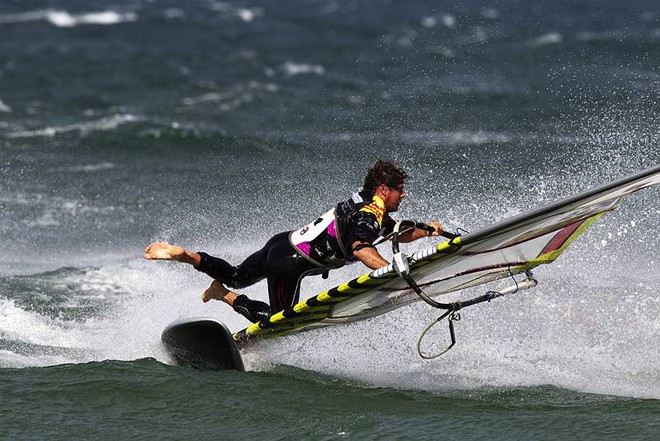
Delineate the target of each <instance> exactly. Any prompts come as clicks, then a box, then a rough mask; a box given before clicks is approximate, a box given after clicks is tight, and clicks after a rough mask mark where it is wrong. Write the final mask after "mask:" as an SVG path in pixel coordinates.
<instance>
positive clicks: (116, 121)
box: [7, 114, 142, 138]
mask: <svg viewBox="0 0 660 441" xmlns="http://www.w3.org/2000/svg"><path fill="white" fill-rule="evenodd" d="M141 119H142V118H140V117H138V116H135V115H131V114H122V115H112V116H108V117H105V118H101V119H98V120H96V121H88V122H81V123H75V124H69V125H66V126H55V127H46V128H45V129H38V130H22V131H17V132H11V133H9V134H8V135H7V137H9V138H33V137H53V136H55V135H59V134H62V133H68V132H75V131H79V132H80V133H81V135H86V134H88V133H90V132H94V131H107V130H114V129H116V128H117V127H119V126H121V125H123V124H127V123H132V122H136V121H140V120H141Z"/></svg>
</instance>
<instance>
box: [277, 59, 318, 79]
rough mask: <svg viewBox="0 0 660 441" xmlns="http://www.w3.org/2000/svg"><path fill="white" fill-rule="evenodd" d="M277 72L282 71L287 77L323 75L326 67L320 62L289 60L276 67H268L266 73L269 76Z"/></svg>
mask: <svg viewBox="0 0 660 441" xmlns="http://www.w3.org/2000/svg"><path fill="white" fill-rule="evenodd" d="M277 73H281V74H283V75H284V76H287V77H292V76H296V75H323V74H325V67H323V66H321V65H320V64H308V63H294V62H293V61H287V62H285V63H283V64H281V65H280V66H278V67H277V68H275V69H273V68H267V69H266V75H268V76H269V77H272V76H275V75H276V74H277Z"/></svg>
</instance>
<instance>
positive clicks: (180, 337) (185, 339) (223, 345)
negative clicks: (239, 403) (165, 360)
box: [161, 317, 245, 371]
mask: <svg viewBox="0 0 660 441" xmlns="http://www.w3.org/2000/svg"><path fill="white" fill-rule="evenodd" d="M161 340H162V342H163V344H164V345H165V348H166V349H167V352H168V353H169V354H170V355H171V356H172V357H173V358H174V359H175V360H176V362H177V363H178V364H179V365H180V366H187V367H192V368H195V369H210V370H229V369H233V370H238V371H244V370H245V367H244V365H243V360H242V359H241V355H240V353H239V351H238V347H237V346H236V342H235V341H234V339H233V337H232V334H231V332H229V329H227V327H226V326H225V325H224V324H223V323H222V322H220V321H218V320H216V319H213V318H208V317H198V318H186V319H181V320H176V321H174V322H172V323H170V324H169V325H168V326H167V327H166V328H165V330H164V331H163V334H162V335H161Z"/></svg>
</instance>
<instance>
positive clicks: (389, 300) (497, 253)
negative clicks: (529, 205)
mask: <svg viewBox="0 0 660 441" xmlns="http://www.w3.org/2000/svg"><path fill="white" fill-rule="evenodd" d="M659 183H660V166H655V167H653V168H650V169H647V170H644V171H642V172H639V173H637V174H634V175H631V176H628V177H625V178H622V179H619V180H618V181H614V182H611V183H608V184H605V185H602V186H600V187H597V188H594V189H592V190H587V191H585V192H583V193H580V194H578V195H575V196H573V197H569V198H566V199H564V200H560V201H558V202H555V203H553V204H549V205H547V206H544V207H541V208H538V209H536V210H532V211H530V212H528V213H524V214H522V215H519V216H515V217H513V218H511V219H508V220H505V221H503V222H500V223H498V224H495V225H493V226H491V227H489V228H486V229H484V230H481V231H477V232H475V233H468V234H466V235H464V236H459V237H456V238H454V239H451V240H449V241H445V242H440V243H438V244H436V245H435V246H433V247H431V248H427V249H425V250H421V251H418V252H416V253H414V254H412V255H411V256H406V257H405V259H406V262H407V264H408V266H409V274H410V275H411V276H412V277H414V280H415V282H416V283H417V285H418V287H423V289H424V291H425V294H426V295H428V296H439V295H442V294H446V293H450V292H454V291H459V290H461V289H465V288H468V287H473V286H477V285H482V284H486V283H489V282H493V281H496V280H499V279H503V278H507V277H513V276H514V275H516V274H521V273H526V274H531V273H530V270H531V269H533V268H535V267H537V266H539V265H544V264H550V263H552V262H554V261H555V259H557V258H558V257H559V256H560V255H561V254H562V253H563V252H564V251H565V250H566V249H567V247H568V246H569V245H570V244H571V243H573V241H574V240H576V239H577V238H578V236H580V235H581V234H582V233H583V232H584V231H585V230H586V229H587V228H588V227H589V226H591V225H592V224H593V223H595V222H596V221H597V220H598V219H600V218H601V217H602V216H603V215H605V214H606V213H608V212H610V211H612V210H614V209H615V208H616V207H617V206H618V204H619V203H620V201H621V199H623V197H624V196H626V195H628V194H630V193H633V192H635V191H637V190H640V189H642V188H646V187H649V186H651V185H655V184H659ZM514 280H515V279H514ZM530 282H531V281H530ZM533 282H534V283H529V284H528V285H529V286H535V285H536V281H535V280H533ZM517 290H518V283H517V282H516V289H515V291H517ZM515 291H514V292H515ZM429 298H430V297H429ZM418 300H420V296H419V295H418V293H416V292H415V290H414V289H413V288H412V287H411V285H410V284H409V283H408V282H406V281H405V280H403V278H402V277H400V276H399V273H398V272H397V269H396V268H395V266H394V265H393V264H390V265H388V266H386V267H384V268H381V269H378V270H375V271H371V272H369V273H366V274H363V275H362V276H360V277H357V278H355V279H353V280H350V281H348V282H346V283H342V284H341V285H338V286H336V287H334V288H331V289H329V290H327V291H323V292H321V293H319V294H317V295H315V296H312V297H309V298H307V299H306V300H303V301H301V302H299V303H297V304H296V305H294V306H292V307H291V308H287V309H285V310H283V311H280V312H277V313H275V314H273V315H272V316H271V317H270V318H269V319H268V320H264V321H262V322H260V323H255V324H253V325H250V326H248V327H247V328H245V329H241V330H239V331H237V332H235V333H234V334H233V336H232V335H231V334H229V331H228V330H227V328H226V327H225V326H224V325H222V323H220V322H218V321H216V320H213V319H201V320H199V319H198V321H199V322H201V323H197V322H191V321H187V322H185V321H184V323H180V324H179V325H177V324H176V323H177V322H175V323H173V324H172V325H170V327H168V329H170V331H169V332H168V329H166V332H164V333H163V339H164V340H163V341H165V337H166V334H167V337H168V338H169V339H170V341H173V342H174V343H169V344H170V347H171V348H173V349H172V350H173V351H175V352H174V354H175V358H176V357H179V359H181V360H182V361H181V363H182V364H186V365H191V366H193V367H203V366H204V365H209V366H214V368H216V369H217V368H223V366H224V368H226V369H232V368H234V367H232V366H240V369H242V368H243V367H242V362H240V354H239V348H243V347H245V346H247V345H250V344H252V342H254V341H255V340H259V339H268V338H276V337H282V336H285V335H288V334H291V333H297V332H301V331H308V330H311V329H319V330H320V331H321V332H323V329H324V328H327V327H329V326H332V325H336V324H338V323H346V322H352V321H357V320H362V319H365V318H368V317H373V316H377V315H381V314H384V313H387V312H390V311H392V310H395V309H397V308H400V307H402V306H404V305H406V304H409V303H410V302H413V301H418ZM468 302H470V301H468ZM209 322H211V323H212V324H209ZM187 327H190V328H191V329H193V330H191V331H188V330H186V329H187ZM205 327H211V328H212V330H209V329H206V328H205ZM214 332H215V333H216V334H214ZM195 333H198V334H195ZM197 335H199V338H200V341H194V340H195V338H196V336H197ZM452 339H453V337H452ZM216 340H218V341H216ZM166 345H167V343H166ZM220 348H223V349H220ZM420 355H422V354H421V352H420ZM223 357H224V358H225V359H224V360H223ZM207 358H208V360H207ZM239 363H240V364H239ZM215 366H218V367H215Z"/></svg>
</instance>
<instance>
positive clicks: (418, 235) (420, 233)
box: [399, 221, 443, 243]
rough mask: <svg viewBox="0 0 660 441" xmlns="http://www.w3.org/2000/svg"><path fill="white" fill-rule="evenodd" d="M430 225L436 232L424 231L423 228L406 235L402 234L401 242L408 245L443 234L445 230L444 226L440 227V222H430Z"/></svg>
mask: <svg viewBox="0 0 660 441" xmlns="http://www.w3.org/2000/svg"><path fill="white" fill-rule="evenodd" d="M428 225H429V226H430V227H433V228H434V229H435V231H433V232H430V231H426V230H422V229H421V228H415V229H414V230H412V231H408V232H406V233H403V234H401V235H400V236H399V242H402V243H408V242H412V241H414V240H417V239H422V238H424V237H431V236H439V235H441V234H442V231H443V229H442V225H440V222H437V221H433V222H429V224H428Z"/></svg>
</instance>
